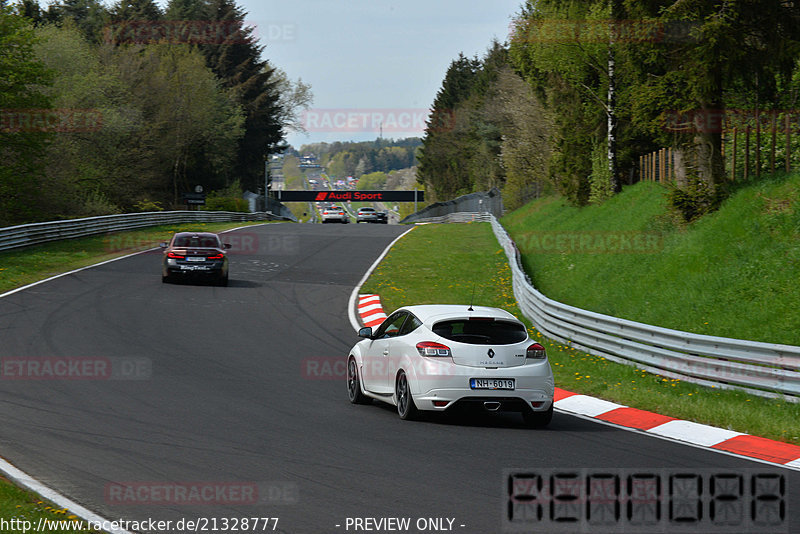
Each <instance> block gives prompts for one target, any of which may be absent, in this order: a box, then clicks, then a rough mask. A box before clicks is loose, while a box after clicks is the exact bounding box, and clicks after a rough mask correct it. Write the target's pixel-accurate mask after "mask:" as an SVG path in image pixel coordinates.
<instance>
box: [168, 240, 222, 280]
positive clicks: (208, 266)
mask: <svg viewBox="0 0 800 534" xmlns="http://www.w3.org/2000/svg"><path fill="white" fill-rule="evenodd" d="M161 248H162V249H164V261H163V263H162V268H161V281H162V282H169V281H170V280H173V279H177V278H178V277H180V278H189V277H197V278H201V277H202V278H206V279H210V280H213V281H214V282H215V283H216V284H217V285H220V286H227V285H228V255H227V253H226V249H229V248H231V245H230V244H227V243H226V244H223V243H222V241H221V240H220V238H219V236H218V235H217V234H212V233H210V232H178V233H177V234H175V235H174V236H172V239H171V240H170V242H169V243H161Z"/></svg>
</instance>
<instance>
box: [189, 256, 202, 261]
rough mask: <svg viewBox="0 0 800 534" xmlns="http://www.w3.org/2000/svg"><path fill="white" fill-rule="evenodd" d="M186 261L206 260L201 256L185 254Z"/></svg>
mask: <svg viewBox="0 0 800 534" xmlns="http://www.w3.org/2000/svg"><path fill="white" fill-rule="evenodd" d="M186 261H206V259H205V257H203V256H186Z"/></svg>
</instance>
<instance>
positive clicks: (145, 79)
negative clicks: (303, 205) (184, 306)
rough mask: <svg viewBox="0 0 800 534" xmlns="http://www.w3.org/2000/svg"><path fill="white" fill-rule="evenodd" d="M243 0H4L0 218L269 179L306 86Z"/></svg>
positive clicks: (32, 217) (78, 212) (161, 203)
mask: <svg viewBox="0 0 800 534" xmlns="http://www.w3.org/2000/svg"><path fill="white" fill-rule="evenodd" d="M244 17H245V13H244V12H243V11H242V10H241V8H239V7H238V6H237V5H236V3H235V0H170V1H169V2H168V3H167V5H166V7H165V8H164V9H163V10H162V9H161V8H160V7H159V5H158V4H157V3H155V2H154V1H153V0H119V1H117V2H116V3H114V4H113V5H111V6H110V7H106V6H105V5H104V4H103V3H102V2H100V1H99V0H61V1H59V2H56V3H51V4H49V5H47V7H46V8H43V7H42V6H41V5H40V4H39V2H38V1H37V0H23V1H22V2H19V3H16V4H13V5H12V3H11V2H7V1H4V0H0V71H2V72H0V80H2V82H0V113H2V124H0V155H1V156H2V158H1V159H2V167H0V225H8V224H14V223H23V222H31V221H36V220H49V219H55V218H61V217H74V216H85V215H99V214H105V213H114V212H127V211H134V210H136V209H158V208H160V207H165V208H167V207H179V206H180V205H181V198H180V197H181V194H182V193H184V192H187V191H191V190H192V189H193V188H194V187H195V186H196V185H201V186H203V187H204V189H205V190H206V191H213V190H226V191H231V190H236V189H250V190H253V191H257V190H258V189H259V187H260V186H262V184H263V181H264V179H263V177H264V161H265V159H266V158H267V156H268V155H269V154H270V153H275V152H279V151H282V150H284V149H285V148H286V145H285V143H284V135H285V132H286V130H288V129H292V128H296V127H297V126H296V125H297V124H298V121H297V119H296V117H297V110H298V108H301V107H304V106H307V105H308V104H309V103H310V99H311V94H310V90H309V87H308V86H307V85H305V84H303V83H302V82H300V81H298V82H296V83H293V82H291V81H290V80H289V79H288V78H287V77H286V75H285V74H284V73H283V72H281V71H280V70H278V69H276V68H274V67H273V66H272V65H270V64H269V62H268V61H266V60H264V59H263V58H262V55H263V52H264V48H263V46H261V45H259V44H258V42H257V41H256V39H255V37H254V36H253V34H252V31H253V30H252V28H250V27H247V26H245V25H244V23H243V20H244Z"/></svg>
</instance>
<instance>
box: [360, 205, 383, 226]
mask: <svg viewBox="0 0 800 534" xmlns="http://www.w3.org/2000/svg"><path fill="white" fill-rule="evenodd" d="M356 222H357V223H360V222H366V223H382V224H386V223H387V222H389V221H388V216H387V215H386V212H385V211H377V210H376V209H375V208H370V207H364V208H360V209H359V210H358V213H357V214H356Z"/></svg>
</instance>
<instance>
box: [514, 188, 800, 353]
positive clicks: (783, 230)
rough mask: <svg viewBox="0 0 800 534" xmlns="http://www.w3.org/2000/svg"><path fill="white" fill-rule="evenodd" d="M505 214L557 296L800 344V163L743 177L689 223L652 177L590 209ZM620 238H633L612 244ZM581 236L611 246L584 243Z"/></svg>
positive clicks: (656, 321) (529, 208)
mask: <svg viewBox="0 0 800 534" xmlns="http://www.w3.org/2000/svg"><path fill="white" fill-rule="evenodd" d="M502 223H503V225H504V226H505V227H506V229H507V230H508V232H509V234H510V235H511V237H512V238H513V239H514V241H515V242H516V243H517V246H518V247H519V248H520V251H521V253H522V257H523V264H524V265H525V269H526V271H527V272H528V273H530V275H531V277H532V279H533V283H534V285H535V286H536V287H537V288H538V289H540V290H541V291H542V292H543V293H544V294H545V295H547V296H548V297H550V298H553V299H555V300H558V301H560V302H565V303H567V304H571V305H573V306H577V307H580V308H584V309H589V310H592V311H596V312H599V313H604V314H608V315H613V316H615V317H623V318H626V319H631V320H634V321H639V322H643V323H647V324H653V325H659V326H664V327H667V328H674V329H677V330H684V331H688V332H694V333H698V334H707V335H714V336H722V337H732V338H738V339H748V340H754V341H764V342H768V343H783V344H788V345H800V328H798V327H797V326H798V324H800V307H798V306H797V303H798V302H799V301H800V284H798V280H800V174H794V175H791V176H780V177H776V178H773V179H768V180H763V181H761V182H759V183H757V184H750V185H746V186H743V187H741V188H740V189H739V190H738V191H737V192H736V193H735V194H734V195H732V196H731V197H730V198H729V199H728V200H727V201H725V202H724V203H723V205H722V207H721V208H720V210H719V211H717V212H715V213H712V214H710V215H706V216H705V217H703V218H701V219H700V220H698V221H696V222H694V223H692V224H690V225H683V224H676V223H675V222H674V221H673V219H672V218H670V217H669V216H668V215H667V207H666V189H665V188H663V187H662V186H659V185H657V184H654V183H639V184H636V185H634V186H631V187H628V188H626V189H625V190H624V191H623V192H622V193H621V194H619V195H617V196H615V197H614V198H612V199H610V200H608V201H607V202H605V203H603V204H600V205H594V206H588V207H585V208H575V207H571V206H567V205H565V204H564V202H563V201H561V200H558V199H555V198H546V199H541V200H538V201H535V202H532V203H530V204H528V205H526V206H524V207H522V208H520V209H519V210H517V211H515V212H513V213H511V214H509V215H507V216H506V217H504V218H503V220H502ZM620 237H625V238H628V244H632V245H633V246H631V247H630V248H627V249H626V250H620V249H614V248H613V245H614V244H616V243H619V242H621V241H620V240H619V239H617V240H616V241H615V239H616V238H620ZM557 238H561V245H562V246H559V245H558V244H557V241H556V239H557ZM584 238H585V239H587V240H588V242H591V243H592V244H594V243H595V240H598V239H599V240H600V241H599V242H600V243H601V244H602V243H603V240H606V244H608V245H611V246H612V248H609V249H605V251H599V250H600V249H597V248H595V249H594V250H592V249H591V248H589V247H586V248H581V247H580V246H579V245H578V246H576V245H575V243H580V240H581V239H584ZM637 238H638V239H639V240H640V243H641V244H644V245H645V246H644V247H642V248H638V249H636V247H635V241H634V239H637ZM548 239H549V240H548ZM570 239H572V240H573V242H572V243H570V241H569V240H570ZM648 244H651V245H653V246H650V247H648V246H647V245H648ZM548 245H549V246H548Z"/></svg>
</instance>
